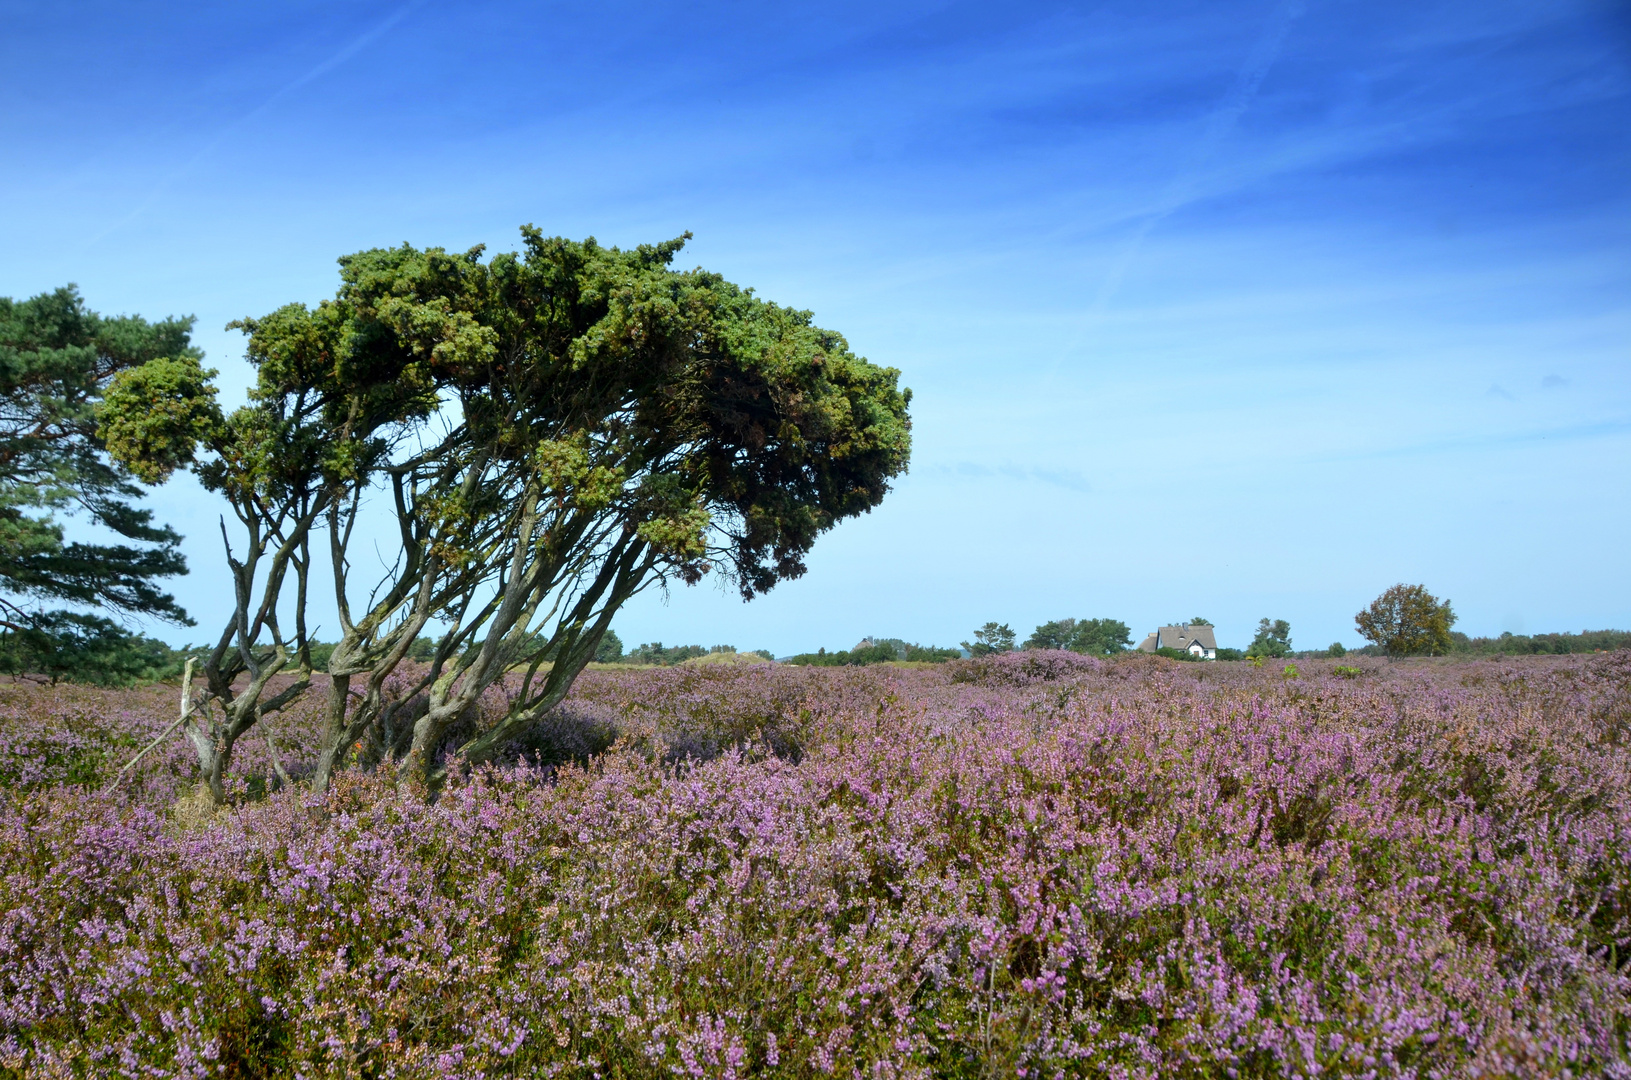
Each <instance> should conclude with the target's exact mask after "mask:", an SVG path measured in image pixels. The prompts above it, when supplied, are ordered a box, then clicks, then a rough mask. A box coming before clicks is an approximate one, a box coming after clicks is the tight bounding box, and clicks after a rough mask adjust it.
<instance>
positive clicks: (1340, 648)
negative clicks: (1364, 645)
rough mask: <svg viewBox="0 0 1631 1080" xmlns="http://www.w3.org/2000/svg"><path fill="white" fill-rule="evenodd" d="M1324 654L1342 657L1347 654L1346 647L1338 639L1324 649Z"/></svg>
mask: <svg viewBox="0 0 1631 1080" xmlns="http://www.w3.org/2000/svg"><path fill="white" fill-rule="evenodd" d="M1325 655H1327V656H1334V657H1342V656H1347V655H1348V647H1347V646H1346V645H1344V644H1342V642H1340V641H1333V642H1331V647H1330V648H1329V649H1326V650H1325Z"/></svg>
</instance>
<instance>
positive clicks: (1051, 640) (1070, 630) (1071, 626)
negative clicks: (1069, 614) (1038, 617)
mask: <svg viewBox="0 0 1631 1080" xmlns="http://www.w3.org/2000/svg"><path fill="white" fill-rule="evenodd" d="M1075 632H1076V620H1075V619H1055V620H1053V621H1052V622H1045V623H1043V624H1042V625H1041V626H1039V627H1037V628H1036V629H1035V630H1033V631H1032V632H1031V636H1030V637H1028V638H1026V639H1025V646H1024V647H1025V648H1027V649H1068V648H1070V641H1071V635H1073V634H1074V633H1075Z"/></svg>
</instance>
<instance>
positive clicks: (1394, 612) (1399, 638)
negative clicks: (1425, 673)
mask: <svg viewBox="0 0 1631 1080" xmlns="http://www.w3.org/2000/svg"><path fill="white" fill-rule="evenodd" d="M1354 624H1355V625H1356V626H1358V627H1359V632H1360V633H1361V634H1362V635H1364V637H1365V640H1367V641H1369V642H1372V643H1373V644H1375V645H1377V646H1379V647H1380V648H1381V649H1382V651H1383V652H1385V653H1386V654H1387V655H1389V656H1442V655H1444V654H1445V653H1447V652H1449V651H1450V647H1451V640H1450V627H1451V626H1453V625H1454V624H1455V612H1454V611H1452V610H1451V609H1450V602H1449V601H1448V600H1442V601H1441V600H1439V599H1438V597H1436V596H1434V595H1433V594H1432V593H1430V592H1428V591H1427V588H1426V587H1425V586H1423V585H1404V584H1399V585H1395V586H1393V587H1392V588H1391V589H1389V590H1388V591H1387V592H1385V593H1383V594H1382V595H1381V596H1378V597H1377V598H1376V599H1375V600H1373V601H1371V605H1370V607H1368V608H1366V609H1365V610H1364V611H1361V612H1360V613H1359V614H1358V615H1355V616H1354Z"/></svg>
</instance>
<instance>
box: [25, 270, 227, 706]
mask: <svg viewBox="0 0 1631 1080" xmlns="http://www.w3.org/2000/svg"><path fill="white" fill-rule="evenodd" d="M191 329H192V320H191V319H184V318H183V319H178V318H171V319H165V320H162V321H160V322H148V321H147V320H145V319H142V318H140V317H137V316H120V317H107V316H102V315H98V314H97V313H96V312H94V311H91V310H89V309H88V308H87V307H86V306H85V303H84V300H83V299H82V298H81V297H80V295H79V292H78V290H77V289H75V287H74V286H72V285H68V286H65V287H63V288H60V289H56V290H54V291H52V292H47V293H41V294H40V295H38V296H35V297H32V298H30V299H28V300H22V301H17V300H11V299H7V298H0V629H4V630H5V631H6V632H7V633H8V635H9V636H8V640H7V642H6V643H5V644H4V646H3V647H0V653H3V654H4V656H3V657H0V664H4V665H8V666H10V665H12V664H19V665H22V666H24V667H28V666H30V665H35V670H39V667H38V665H41V664H44V665H46V666H52V668H53V671H56V670H61V671H77V670H78V669H80V668H82V667H83V668H85V669H86V671H88V672H92V673H94V672H97V671H100V672H102V673H103V674H107V673H108V672H120V671H123V670H124V669H125V668H126V667H128V666H131V665H135V666H136V667H137V668H141V667H143V666H144V665H146V664H147V663H148V660H149V659H150V658H149V657H148V656H147V653H148V652H150V651H151V648H150V647H151V645H152V644H153V643H151V642H148V643H143V642H141V641H140V639H137V638H135V637H134V636H133V635H130V634H129V633H128V632H126V631H124V630H123V629H122V628H121V627H119V626H118V625H117V624H115V623H113V622H111V621H109V620H108V619H106V618H103V617H102V616H100V615H89V614H83V613H78V612H73V611H68V610H61V609H52V608H51V606H52V605H55V604H63V603H66V604H71V605H75V606H78V607H97V608H103V609H109V610H112V611H114V612H121V613H126V614H134V615H148V616H153V617H156V618H159V619H164V620H167V621H170V622H175V623H181V624H183V625H191V620H190V619H188V617H187V613H186V612H185V611H183V610H182V609H181V608H180V606H178V605H177V604H176V602H175V600H174V598H173V597H171V596H170V595H169V594H168V593H165V592H163V591H162V590H161V589H160V588H159V586H158V584H157V582H158V581H159V580H160V579H163V578H166V577H172V576H175V575H177V574H181V573H185V572H186V563H185V562H184V560H183V559H182V557H181V553H180V552H179V551H178V550H177V545H178V544H179V543H180V540H181V538H180V537H179V536H178V535H177V534H176V533H175V532H174V531H173V530H171V529H169V528H167V527H164V526H159V525H155V524H154V523H153V515H152V512H151V511H149V510H145V509H141V508H138V507H136V506H134V505H133V504H132V502H131V500H133V499H135V498H137V497H138V496H140V495H141V493H142V491H141V488H140V486H139V485H138V484H137V483H136V482H135V480H136V478H137V477H141V478H143V479H146V478H147V477H146V476H144V475H143V474H142V473H141V472H137V473H136V475H135V476H132V474H131V473H130V472H128V471H126V470H125V469H124V468H122V467H121V466H120V465H119V464H117V463H116V462H115V461H113V460H110V458H109V456H108V454H107V453H106V448H105V446H104V443H103V439H102V437H101V433H100V431H99V427H98V419H99V415H100V412H101V409H102V408H103V407H104V405H105V401H104V399H105V396H106V394H107V393H108V391H109V390H110V387H111V386H112V384H114V383H115V382H116V381H117V379H118V377H119V376H120V375H121V373H126V372H130V371H132V370H135V369H137V368H140V367H143V366H152V367H154V368H155V369H158V368H162V367H164V366H165V365H182V366H189V365H190V366H191V368H193V369H197V368H198V363H199V359H200V356H201V354H200V353H199V352H198V351H197V350H196V349H194V348H193V347H192V346H191V344H190V343H189V337H190V333H191ZM62 517H67V518H74V517H78V518H79V519H81V520H83V521H86V522H90V523H94V524H96V525H99V526H102V527H104V528H106V529H107V530H109V531H111V532H112V533H113V534H114V536H116V537H118V538H119V540H118V541H116V542H113V543H96V542H90V541H87V540H69V539H68V536H67V532H66V529H65V526H64V522H63V520H61V518H62ZM124 646H129V649H126V648H124ZM131 650H134V653H132V654H131V655H126V653H129V652H130V651H131ZM87 665H88V666H87Z"/></svg>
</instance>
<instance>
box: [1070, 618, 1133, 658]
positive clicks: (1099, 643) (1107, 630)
mask: <svg viewBox="0 0 1631 1080" xmlns="http://www.w3.org/2000/svg"><path fill="white" fill-rule="evenodd" d="M1132 640H1133V632H1132V630H1131V628H1129V627H1128V625H1127V624H1126V623H1124V622H1121V621H1120V620H1117V619H1083V620H1082V621H1081V622H1079V623H1077V624H1076V632H1075V633H1074V634H1072V635H1071V642H1070V649H1071V651H1073V652H1079V653H1088V654H1089V655H1092V656H1112V655H1114V654H1115V653H1119V652H1123V651H1125V650H1126V648H1127V646H1128V645H1130V644H1132Z"/></svg>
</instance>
